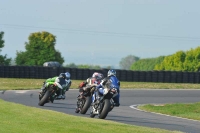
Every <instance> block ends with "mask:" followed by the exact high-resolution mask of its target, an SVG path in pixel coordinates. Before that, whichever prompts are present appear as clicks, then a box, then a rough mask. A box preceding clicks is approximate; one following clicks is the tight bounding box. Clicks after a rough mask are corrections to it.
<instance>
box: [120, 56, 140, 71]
mask: <svg viewBox="0 0 200 133" xmlns="http://www.w3.org/2000/svg"><path fill="white" fill-rule="evenodd" d="M139 59H140V58H139V57H137V56H134V55H128V56H126V57H124V58H122V59H121V61H120V62H119V66H120V68H121V69H125V70H130V67H131V65H132V64H133V63H134V62H136V61H138V60H139Z"/></svg>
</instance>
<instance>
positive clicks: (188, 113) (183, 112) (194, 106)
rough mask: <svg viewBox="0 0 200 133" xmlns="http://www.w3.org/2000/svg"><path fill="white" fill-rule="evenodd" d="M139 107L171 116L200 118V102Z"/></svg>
mask: <svg viewBox="0 0 200 133" xmlns="http://www.w3.org/2000/svg"><path fill="white" fill-rule="evenodd" d="M138 108H139V109H142V110H145V111H149V112H156V113H161V114H167V115H171V116H178V117H182V118H188V119H193V120H200V102H198V103H189V104H181V103H175V104H162V105H161V104H160V105H159V104H158V105H155V104H147V105H142V106H139V107H138Z"/></svg>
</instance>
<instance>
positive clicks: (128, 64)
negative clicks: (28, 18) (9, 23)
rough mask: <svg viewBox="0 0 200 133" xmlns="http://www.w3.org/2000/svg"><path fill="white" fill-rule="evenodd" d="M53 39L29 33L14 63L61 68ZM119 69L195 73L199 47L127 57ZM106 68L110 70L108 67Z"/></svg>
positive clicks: (5, 61)
mask: <svg viewBox="0 0 200 133" xmlns="http://www.w3.org/2000/svg"><path fill="white" fill-rule="evenodd" d="M3 36H4V32H0V53H1V51H2V48H3V47H4V43H5V41H4V40H3ZM55 44H56V36H55V35H53V34H51V33H49V32H46V31H43V32H35V33H31V34H30V35H29V37H28V42H25V51H17V52H16V58H15V59H14V62H15V64H16V65H20V66H23V65H24V66H42V65H43V64H44V62H48V61H57V62H59V63H60V64H61V65H63V63H64V58H63V57H62V54H61V53H60V52H59V51H58V50H56V49H55ZM11 61H12V59H11V58H8V57H7V54H6V55H1V54H0V65H11ZM119 66H120V68H121V69H125V70H137V71H152V70H169V71H189V72H195V71H199V70H200V47H197V48H195V49H190V50H188V51H177V52H176V53H174V54H172V55H168V56H159V57H156V58H145V59H140V58H139V57H137V56H134V55H128V56H126V57H124V58H122V59H121V61H120V62H119ZM64 67H70V68H87V69H101V66H99V65H88V64H80V65H76V64H74V63H70V64H67V65H65V66H64ZM106 68H107V69H110V68H112V67H111V66H107V67H106Z"/></svg>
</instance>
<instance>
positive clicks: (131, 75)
mask: <svg viewBox="0 0 200 133" xmlns="http://www.w3.org/2000/svg"><path fill="white" fill-rule="evenodd" d="M108 70H109V69H100V70H94V69H78V68H65V67H38V66H0V77H1V78H33V79H34V78H35V79H47V78H51V77H54V76H57V75H59V74H60V73H62V72H69V73H70V74H71V79H72V80H86V79H87V78H88V77H91V76H92V74H93V73H94V72H100V73H102V74H103V75H104V76H105V77H106V76H107V72H108ZM116 71H117V77H118V79H119V80H120V81H128V82H163V83H200V72H181V71H131V70H119V69H116Z"/></svg>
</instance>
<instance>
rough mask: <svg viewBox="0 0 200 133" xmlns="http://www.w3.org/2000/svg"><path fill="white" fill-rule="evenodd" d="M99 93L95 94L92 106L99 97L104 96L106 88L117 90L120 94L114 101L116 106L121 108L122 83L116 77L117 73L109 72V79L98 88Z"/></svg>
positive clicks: (104, 80) (103, 81)
mask: <svg viewBox="0 0 200 133" xmlns="http://www.w3.org/2000/svg"><path fill="white" fill-rule="evenodd" d="M96 88H97V91H96V92H95V93H94V94H93V97H92V105H94V102H95V100H96V97H98V95H101V94H103V92H104V91H105V90H104V88H115V89H116V90H117V92H118V95H117V96H115V97H114V98H113V100H114V106H116V107H119V106H120V102H119V99H120V90H119V89H120V81H119V80H118V79H117V77H116V71H115V70H113V69H111V70H109V71H108V74H107V77H106V78H104V79H103V80H102V81H101V83H100V84H99V85H98V86H97V87H96Z"/></svg>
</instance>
